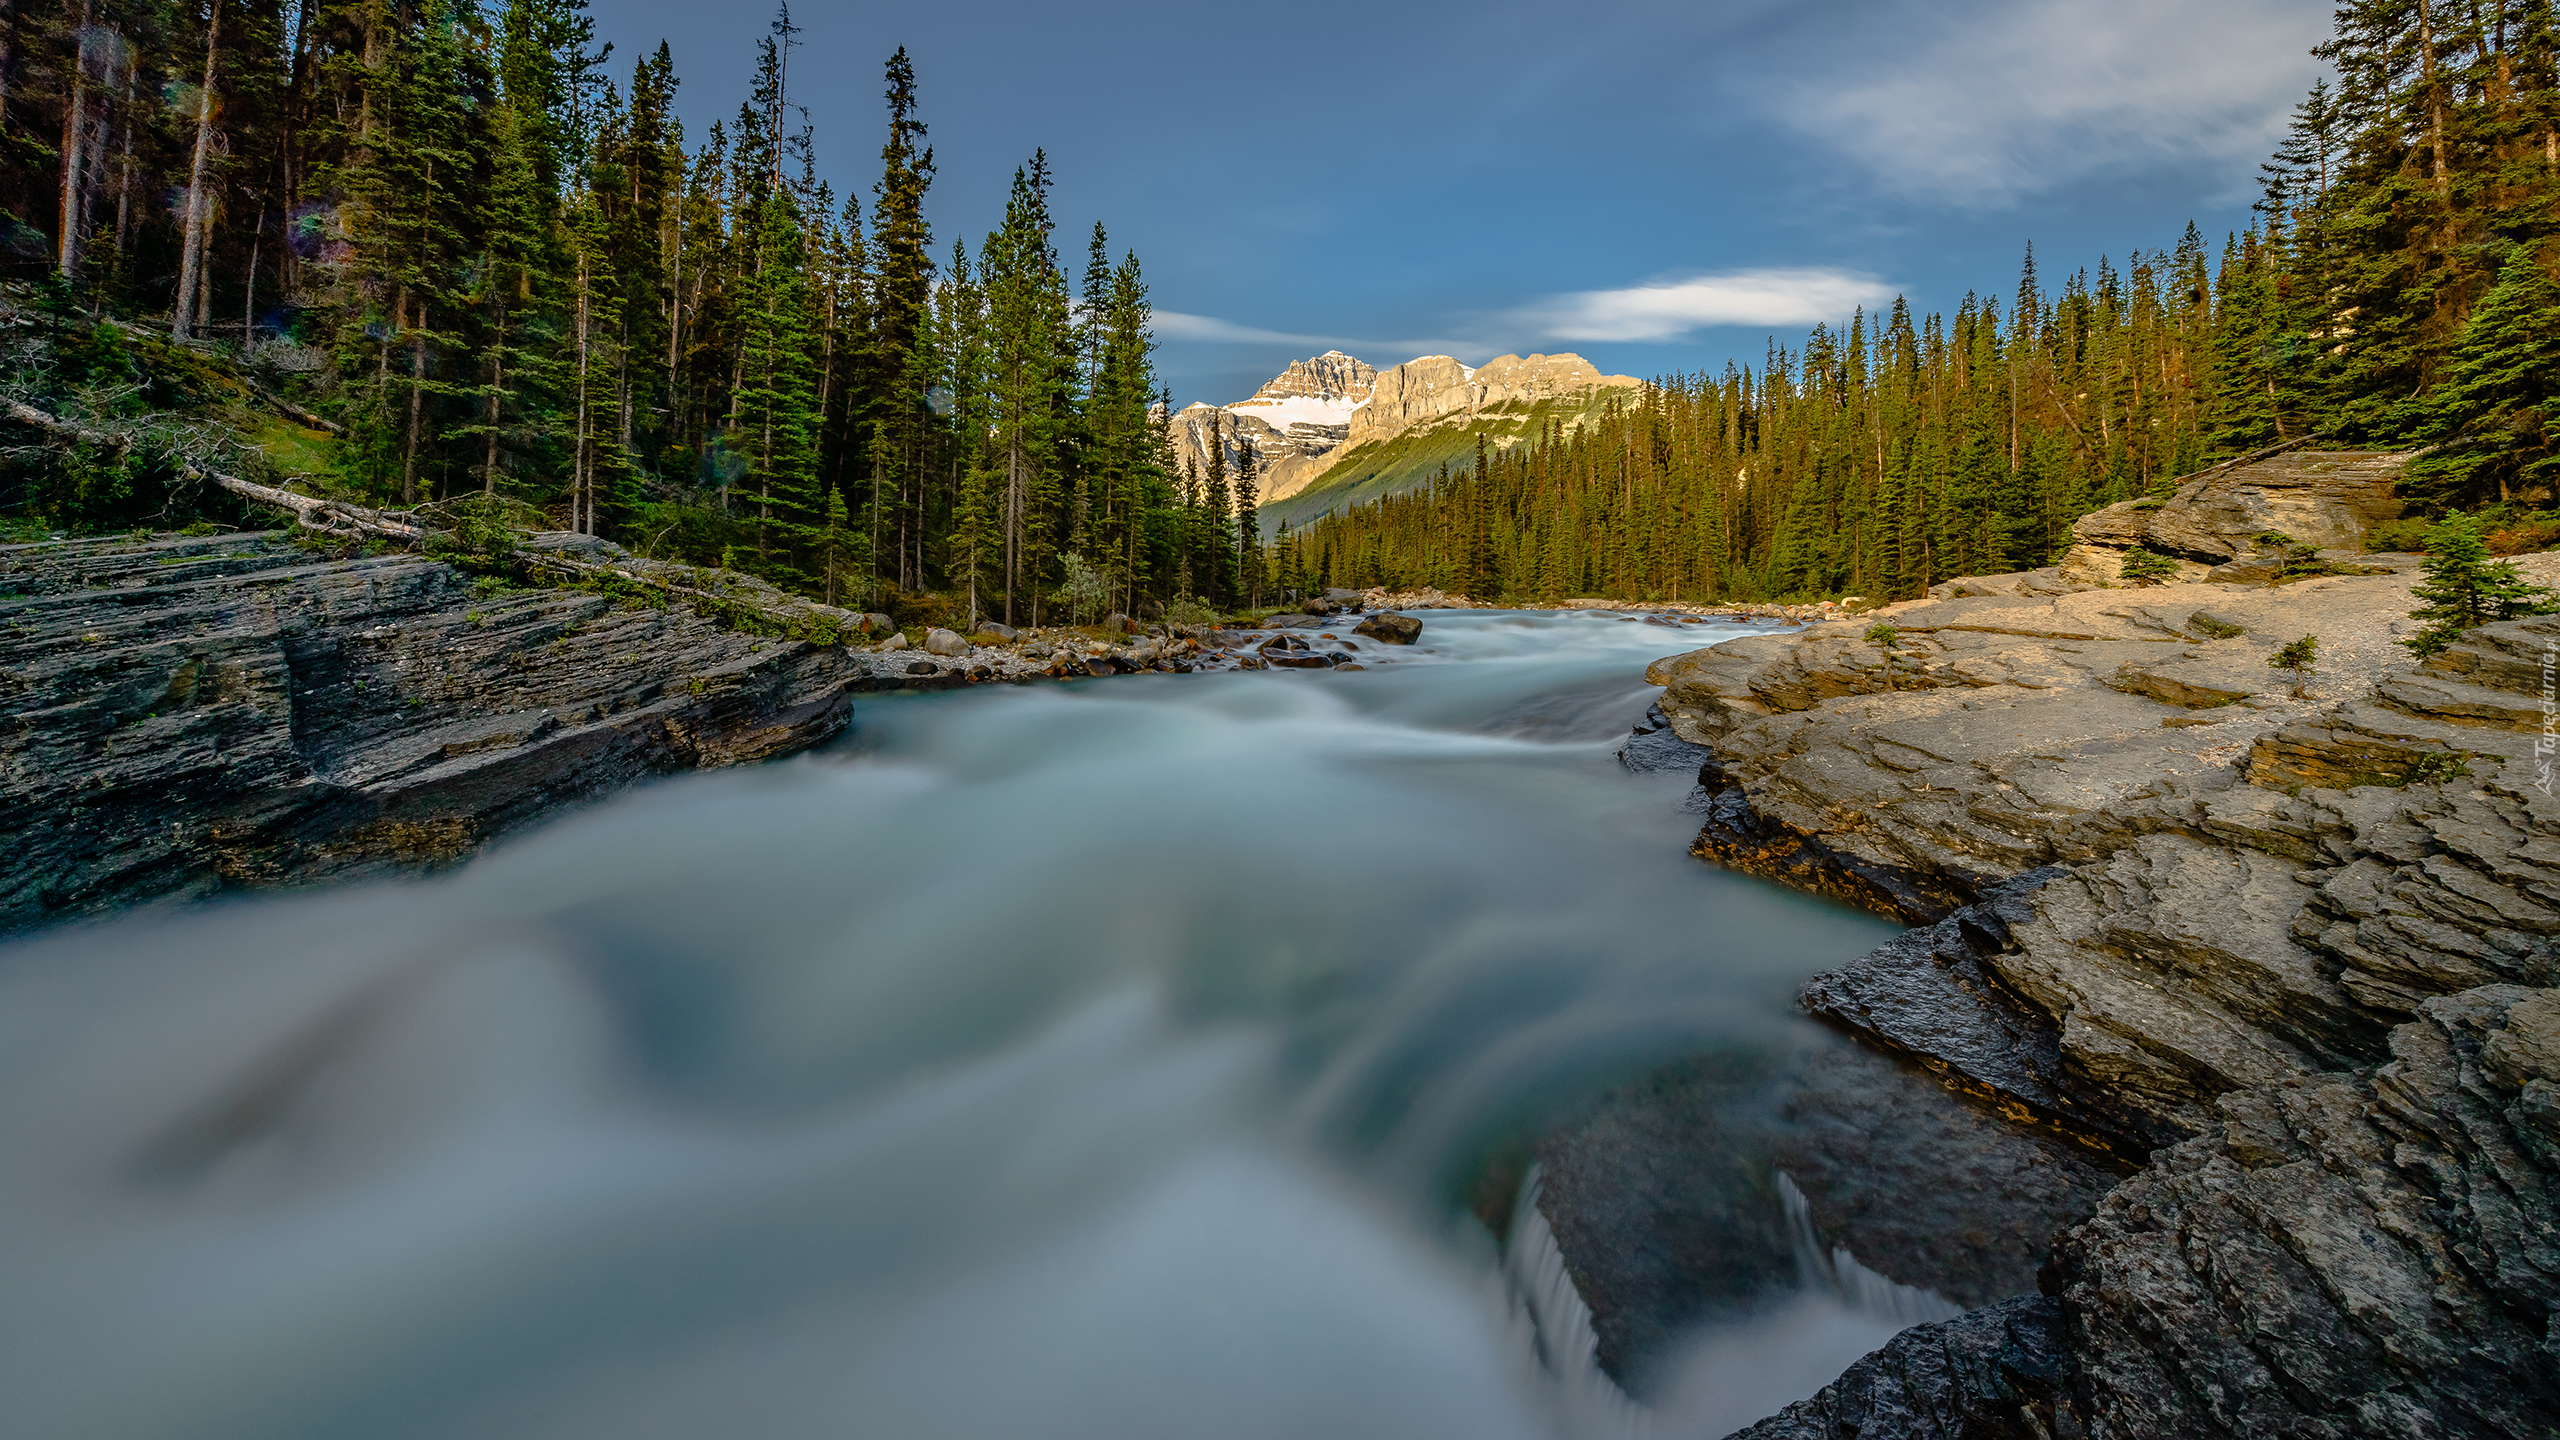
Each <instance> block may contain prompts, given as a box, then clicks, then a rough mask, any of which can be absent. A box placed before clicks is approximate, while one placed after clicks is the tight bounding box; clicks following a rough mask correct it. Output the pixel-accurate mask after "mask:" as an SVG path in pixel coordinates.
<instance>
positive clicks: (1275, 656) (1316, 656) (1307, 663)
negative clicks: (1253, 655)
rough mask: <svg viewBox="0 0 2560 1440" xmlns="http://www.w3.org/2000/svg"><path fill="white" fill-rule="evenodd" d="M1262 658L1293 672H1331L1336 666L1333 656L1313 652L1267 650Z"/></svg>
mask: <svg viewBox="0 0 2560 1440" xmlns="http://www.w3.org/2000/svg"><path fill="white" fill-rule="evenodd" d="M1262 658H1263V659H1264V660H1266V661H1269V662H1270V663H1271V664H1274V665H1285V666H1287V667H1288V668H1289V669H1292V670H1330V669H1332V668H1333V667H1334V664H1335V661H1334V658H1333V657H1332V656H1330V655H1325V654H1320V653H1318V652H1316V651H1312V650H1266V651H1264V652H1263V655H1262ZM1344 658H1346V659H1348V658H1349V657H1348V656H1346V657H1344Z"/></svg>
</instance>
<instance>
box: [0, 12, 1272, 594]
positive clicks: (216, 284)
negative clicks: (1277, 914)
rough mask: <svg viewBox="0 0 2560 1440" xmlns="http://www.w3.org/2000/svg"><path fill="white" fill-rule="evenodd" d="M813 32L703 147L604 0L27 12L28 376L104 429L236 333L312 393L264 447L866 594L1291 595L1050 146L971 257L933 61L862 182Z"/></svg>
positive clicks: (170, 469)
mask: <svg viewBox="0 0 2560 1440" xmlns="http://www.w3.org/2000/svg"><path fill="white" fill-rule="evenodd" d="M797 34H798V32H797V29H796V27H794V26H793V24H792V23H791V18H790V12H789V9H788V7H787V6H785V7H784V8H783V9H782V10H781V11H780V12H779V13H778V14H777V16H776V17H775V19H774V20H773V23H772V25H771V28H770V33H769V35H768V36H767V37H766V38H765V39H764V41H763V43H762V46H761V52H760V62H759V63H758V64H757V66H756V67H755V70H754V73H753V74H751V75H747V76H740V77H734V78H735V79H736V80H739V81H742V82H744V83H743V85H742V89H743V91H744V94H745V99H744V101H743V102H742V103H741V104H740V105H739V107H738V110H737V112H736V114H735V116H734V117H733V118H730V119H727V120H724V121H722V122H719V123H715V124H713V125H711V126H709V127H708V128H707V131H706V132H705V133H702V134H699V135H691V136H688V135H687V134H686V133H685V131H684V127H683V125H682V123H681V122H680V121H679V120H678V119H677V118H676V114H675V106H674V100H675V96H676V93H677V88H678V86H679V85H680V84H682V83H686V80H685V77H681V76H680V75H679V74H678V70H677V64H676V59H675V57H674V56H673V55H672V54H671V53H670V52H669V50H668V49H667V47H666V46H665V45H663V44H661V45H660V46H659V47H658V49H657V51H656V53H654V54H650V55H644V56H641V57H639V58H638V59H637V60H636V62H633V63H627V64H625V63H621V62H620V61H618V60H617V59H616V57H614V56H613V55H612V54H611V53H610V50H609V48H608V47H602V46H599V45H598V44H597V43H596V41H595V37H594V24H593V21H592V18H591V17H590V16H589V15H588V14H587V13H586V10H585V5H584V0H0V119H5V125H0V262H5V265H6V270H7V274H8V276H9V279H10V281H11V284H12V287H13V289H12V293H13V294H14V295H15V296H16V297H17V300H16V302H15V303H14V305H13V308H14V309H16V310H17V311H18V312H19V318H18V320H17V322H16V323H17V325H18V327H19V328H20V329H22V330H23V329H25V328H27V327H28V326H30V325H32V326H35V327H37V328H39V329H43V330H45V331H46V332H47V337H48V338H49V339H50V340H51V341H52V342H53V343H50V344H44V345H35V344H31V343H22V344H20V345H18V346H16V347H15V348H14V349H13V351H12V354H11V364H10V373H9V374H8V375H7V376H6V377H5V378H0V386H5V387H6V389H7V390H8V396H9V398H10V399H13V400H16V401H20V402H23V403H27V404H30V405H33V406H36V407H38V408H41V409H43V410H44V411H46V412H47V413H49V414H55V415H62V416H66V417H70V418H73V419H77V420H81V421H83V422H105V421H110V420H112V419H114V417H116V416H117V415H119V414H131V415H138V414H143V413H145V412H151V413H157V412H159V411H161V410H165V409H169V408H170V407H183V406H184V405H185V404H186V403H187V402H188V401H189V400H191V399H194V400H201V399H202V398H203V396H202V395H201V394H198V395H194V396H190V395H189V394H187V393H185V392H186V391H187V390H188V379H187V377H188V376H189V374H191V373H194V374H197V376H198V378H199V379H200V380H201V379H202V377H203V372H204V367H201V366H199V367H195V370H194V371H192V372H191V371H190V368H189V366H188V365H187V363H186V357H187V356H188V355H190V354H193V355H197V356H205V355H219V356H220V357H221V358H223V359H224V360H225V361H227V362H235V363H236V365H237V368H238V373H240V374H242V375H245V376H246V377H248V383H249V384H251V385H253V386H255V387H257V388H258V389H259V390H260V391H261V392H262V393H263V394H264V396H265V397H266V399H267V400H268V401H270V402H271V403H272V404H274V405H279V406H282V407H283V408H284V409H285V410H287V411H288V412H289V413H291V414H293V415H295V416H297V417H298V418H299V419H300V421H301V422H302V424H301V425H300V426H299V427H283V428H291V429H292V430H293V433H292V434H291V435H284V436H281V437H273V436H271V437H269V438H268V440H267V441H264V442H260V443H253V444H252V445H250V446H249V447H248V449H247V450H246V451H245V452H241V453H237V454H235V455H234V457H233V458H234V459H235V461H237V462H240V463H250V464H255V463H258V462H260V461H261V460H262V459H273V458H275V457H276V456H277V455H278V454H279V453H280V452H282V451H285V450H291V451H293V452H294V453H293V454H291V455H289V456H285V457H284V458H286V459H287V460H290V461H299V462H302V463H300V464H299V465H293V464H288V465H286V466H285V467H284V469H285V471H286V472H287V473H288V474H289V476H290V478H291V479H292V481H293V483H295V484H297V485H304V486H318V487H320V488H324V489H325V490H327V491H328V492H329V493H330V494H331V495H332V496H334V497H337V498H345V499H351V500H358V501H362V502H364V503H368V504H374V505H382V506H419V505H426V506H442V507H447V508H454V507H461V508H463V509H466V510H468V509H471V508H473V507H478V508H480V509H483V510H486V511H489V512H490V513H492V514H496V515H502V516H505V517H510V518H512V519H514V520H516V521H518V522H520V523H525V524H532V525H535V526H538V527H539V528H548V529H567V530H574V531H579V532H583V533H587V534H593V535H600V536H608V537H611V538H613V539H615V540H617V541H620V542H622V543H625V544H627V545H630V546H632V547H633V548H635V549H638V550H640V551H642V552H643V553H646V554H651V555H655V556H658V557H661V558H669V559H682V560H689V561H692V562H695V563H701V564H714V563H716V564H725V565H728V566H731V567H733V568H736V569H740V570H745V571H748V572H751V573H754V574H757V575H760V576H763V577H765V578H766V579H768V580H771V581H773V582H774V583H777V584H780V585H783V586H785V587H786V588H789V589H793V590H796V591H799V592H802V593H805V594H808V595H811V596H814V597H820V598H824V599H827V600H829V601H831V602H841V603H844V604H848V605H854V604H860V605H871V606H879V607H882V608H890V609H913V608H915V607H916V606H918V605H924V606H927V607H929V608H931V609H932V610H933V611H934V612H935V614H936V616H937V618H939V617H940V615H941V614H942V613H943V612H945V611H952V610H957V609H959V607H961V606H965V607H967V608H966V613H965V614H956V615H953V616H952V618H954V619H956V620H966V619H968V618H971V617H974V616H987V617H994V618H1002V619H1011V620H1020V621H1024V622H1026V623H1037V622H1038V621H1040V620H1042V619H1044V618H1046V617H1045V616H1044V615H1043V611H1044V609H1045V608H1047V607H1049V606H1050V604H1051V603H1052V602H1051V599H1050V597H1052V596H1053V595H1054V594H1055V593H1057V592H1056V589H1055V586H1056V582H1058V581H1059V580H1061V579H1066V578H1073V579H1075V581H1076V582H1077V584H1078V586H1079V587H1080V588H1079V592H1078V593H1079V594H1088V595H1093V596H1098V597H1107V601H1108V603H1113V604H1117V605H1120V606H1122V607H1124V608H1130V609H1136V608H1138V607H1139V606H1140V605H1142V604H1145V603H1147V602H1150V601H1152V602H1158V603H1161V602H1166V601H1171V600H1174V599H1177V598H1179V597H1183V596H1197V597H1198V598H1200V599H1202V600H1204V601H1206V602H1208V603H1211V604H1231V603H1236V602H1238V601H1241V600H1244V599H1248V598H1250V597H1249V596H1245V595H1240V594H1238V593H1236V586H1237V585H1238V584H1239V583H1240V581H1244V580H1249V579H1250V578H1251V577H1252V576H1253V575H1255V574H1258V573H1259V560H1260V556H1261V553H1262V552H1261V549H1260V547H1259V546H1256V545H1253V544H1251V543H1249V542H1248V541H1246V540H1245V539H1244V538H1243V537H1245V536H1247V535H1249V534H1251V524H1250V513H1251V509H1250V505H1249V504H1246V505H1245V506H1243V507H1242V510H1241V514H1240V513H1239V507H1238V505H1237V504H1236V497H1235V496H1234V494H1233V493H1232V487H1227V486H1225V485H1224V484H1223V477H1219V478H1220V480H1221V482H1222V483H1221V485H1220V486H1219V487H1218V493H1216V494H1212V493H1211V487H1210V484H1209V479H1208V477H1195V476H1189V475H1182V474H1177V473H1176V472H1175V469H1174V467H1173V466H1172V465H1171V464H1169V463H1168V457H1169V455H1170V451H1169V449H1168V448H1167V443H1166V437H1165V434H1164V426H1163V423H1162V416H1163V415H1164V414H1165V413H1166V410H1167V408H1168V407H1167V405H1166V403H1165V400H1164V397H1163V396H1162V395H1160V394H1159V393H1158V383H1157V378H1156V372H1155V370H1154V366H1153V356H1152V351H1153V340H1152V337H1151V333H1150V326H1149V307H1148V301H1147V288H1146V283H1145V281H1144V279H1143V278H1142V276H1141V273H1140V269H1139V264H1138V260H1137V257H1136V255H1135V254H1134V253H1130V252H1127V251H1125V250H1124V251H1122V252H1120V253H1118V254H1116V255H1115V254H1114V253H1113V250H1112V248H1111V246H1110V243H1109V239H1108V236H1107V235H1106V234H1105V232H1104V230H1103V228H1102V227H1101V226H1099V225H1097V226H1096V227H1095V228H1094V230H1093V232H1092V234H1091V235H1090V237H1076V238H1081V239H1082V240H1083V243H1082V244H1081V245H1077V244H1076V240H1075V239H1073V238H1064V237H1061V236H1060V235H1059V234H1058V233H1057V230H1058V227H1057V225H1056V223H1055V221H1054V219H1053V210H1052V197H1053V194H1054V191H1055V186H1056V184H1057V177H1056V176H1055V175H1053V173H1052V171H1051V168H1050V165H1049V162H1048V160H1047V158H1046V156H1045V155H1042V154H1038V153H1035V154H1032V155H1030V156H1027V157H1025V158H1024V161H1023V163H1022V165H1021V166H1020V167H1019V168H1018V169H1017V170H1016V171H1015V172H1014V174H1013V175H1012V177H1011V190H1010V195H1009V199H1008V201H1007V204H1006V206H1005V209H1004V215H1003V221H1002V223H1001V224H1000V225H999V226H998V227H997V228H996V229H995V230H994V231H992V232H991V233H989V234H987V235H986V236H984V237H983V238H981V239H980V240H979V241H978V243H977V245H976V248H975V251H974V253H973V252H972V250H971V247H970V245H969V244H968V242H967V241H966V240H965V239H960V238H954V239H952V240H950V241H949V243H948V245H947V248H946V246H945V243H944V241H943V240H942V239H941V238H940V237H937V236H936V235H935V234H934V233H933V229H932V227H931V225H930V224H929V222H928V220H927V218H926V217H927V200H928V195H929V192H930V191H931V189H932V187H933V186H934V185H935V184H936V183H937V180H939V179H940V178H941V177H939V176H938V175H937V172H936V168H935V163H934V154H933V149H932V144H931V137H930V133H929V131H928V128H927V124H926V120H925V118H924V116H925V110H924V106H923V103H922V100H921V98H920V90H919V81H918V77H917V76H916V74H915V71H914V68H913V66H912V65H911V64H910V62H909V60H908V57H907V56H906V53H905V52H904V51H903V50H900V51H899V52H898V53H896V54H894V55H892V56H890V57H889V58H888V59H887V62H886V66H885V73H884V76H883V90H882V94H883V99H884V102H885V110H884V113H883V116H882V124H881V129H880V131H879V134H878V141H879V146H880V148H879V168H878V172H877V173H878V180H877V182H876V183H875V184H873V185H872V186H871V188H870V191H869V193H868V194H847V195H842V196H839V195H837V194H835V193H833V191H832V189H831V188H830V186H829V185H828V184H827V183H825V182H823V181H821V180H820V179H818V178H817V171H818V165H817V154H818V146H819V137H818V136H816V135H815V134H814V133H813V131H812V128H811V127H810V125H809V124H808V123H807V121H806V119H805V118H804V114H803V111H802V110H801V108H800V107H798V106H797V105H795V103H794V101H793V92H792V84H793V79H794V77H793V74H792V61H793V59H794V51H795V40H796V36H797ZM695 83H699V82H698V81H696V82H695ZM869 143H870V141H869V138H868V137H865V138H864V139H863V140H862V142H861V144H862V146H863V147H864V148H865V149H867V147H868V144H869ZM969 183H973V184H989V183H992V184H995V185H998V186H1001V185H1003V184H1004V183H1005V177H1003V176H1001V175H997V176H984V177H973V178H972V180H971V181H970V182H969ZM1062 246H1064V247H1066V248H1070V249H1074V248H1080V249H1082V250H1083V252H1084V253H1083V255H1082V256H1081V257H1079V258H1080V260H1081V265H1080V267H1079V266H1077V265H1075V264H1074V263H1073V262H1071V261H1070V260H1069V259H1068V258H1066V257H1064V256H1062V254H1061V250H1062ZM1079 268H1080V271H1081V273H1077V272H1078V269H1079ZM21 338H22V339H23V338H24V337H23V336H22V337H21ZM208 383H209V382H208ZM197 388H198V389H199V390H202V389H204V388H206V385H204V384H200V385H198V387H197ZM178 428H179V429H183V428H184V427H178ZM250 438H251V440H252V441H253V442H257V441H259V437H257V436H255V435H252V436H251V437H250ZM185 440H186V437H185V436H183V435H174V436H173V437H170V438H169V439H168V443H167V444H166V445H164V446H163V447H162V450H163V451H169V452H173V451H174V450H175V449H184V448H185V444H184V442H185ZM235 448H236V447H235ZM0 464H5V469H0V515H6V516H9V517H14V519H15V520H16V521H17V522H18V523H20V524H21V525H28V524H32V525H35V526H39V527H52V528H55V529H70V530H82V529H89V530H95V529H104V528H114V527H120V526H124V525H142V524H160V525H164V526H166V525H169V524H170V523H171V522H173V521H183V520H184V519H186V518H188V516H187V511H188V507H189V505H190V504H193V505H196V506H197V507H198V508H203V507H205V506H209V505H211V504H213V503H214V502H216V501H218V500H220V499H221V498H222V497H220V496H218V495H216V496H211V497H204V496H195V495H192V494H190V493H188V491H187V487H186V486H185V485H184V484H183V483H181V481H180V479H179V478H178V477H179V476H180V475H182V473H183V470H184V467H183V466H182V465H180V464H179V461H178V457H177V456H176V455H175V454H174V453H157V454H155V451H154V449H153V447H152V446H151V445H149V444H141V445H131V446H125V447H123V448H120V449H117V450H116V451H114V452H113V453H106V452H101V451H98V450H97V449H96V447H87V450H86V451H85V452H84V450H83V448H82V447H73V448H72V449H70V450H65V449H63V448H62V447H59V446H53V447H46V446H23V447H19V448H16V449H11V450H8V451H6V452H5V459H4V460H0ZM1247 552H1250V553H1247ZM936 594H938V595H939V596H940V597H943V598H938V599H937V598H932V597H934V596H935V595H936Z"/></svg>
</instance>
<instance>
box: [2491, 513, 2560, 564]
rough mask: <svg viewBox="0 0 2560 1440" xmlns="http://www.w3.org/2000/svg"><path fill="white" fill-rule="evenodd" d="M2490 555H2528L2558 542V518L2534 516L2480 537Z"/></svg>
mask: <svg viewBox="0 0 2560 1440" xmlns="http://www.w3.org/2000/svg"><path fill="white" fill-rule="evenodd" d="M2481 543H2483V544H2484V545H2486V546H2487V547H2488V549H2489V553H2490V554H2492V555H2529V554H2531V553H2533V552H2534V551H2536V550H2548V549H2550V548H2551V547H2552V546H2553V545H2554V544H2560V519H2549V518H2543V517H2535V518H2533V519H2530V520H2523V521H2519V522H2517V523H2515V524H2513V525H2509V526H2507V527H2505V528H2504V529H2500V530H2492V531H2490V532H2489V533H2488V534H2487V535H2485V536H2483V537H2481Z"/></svg>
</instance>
